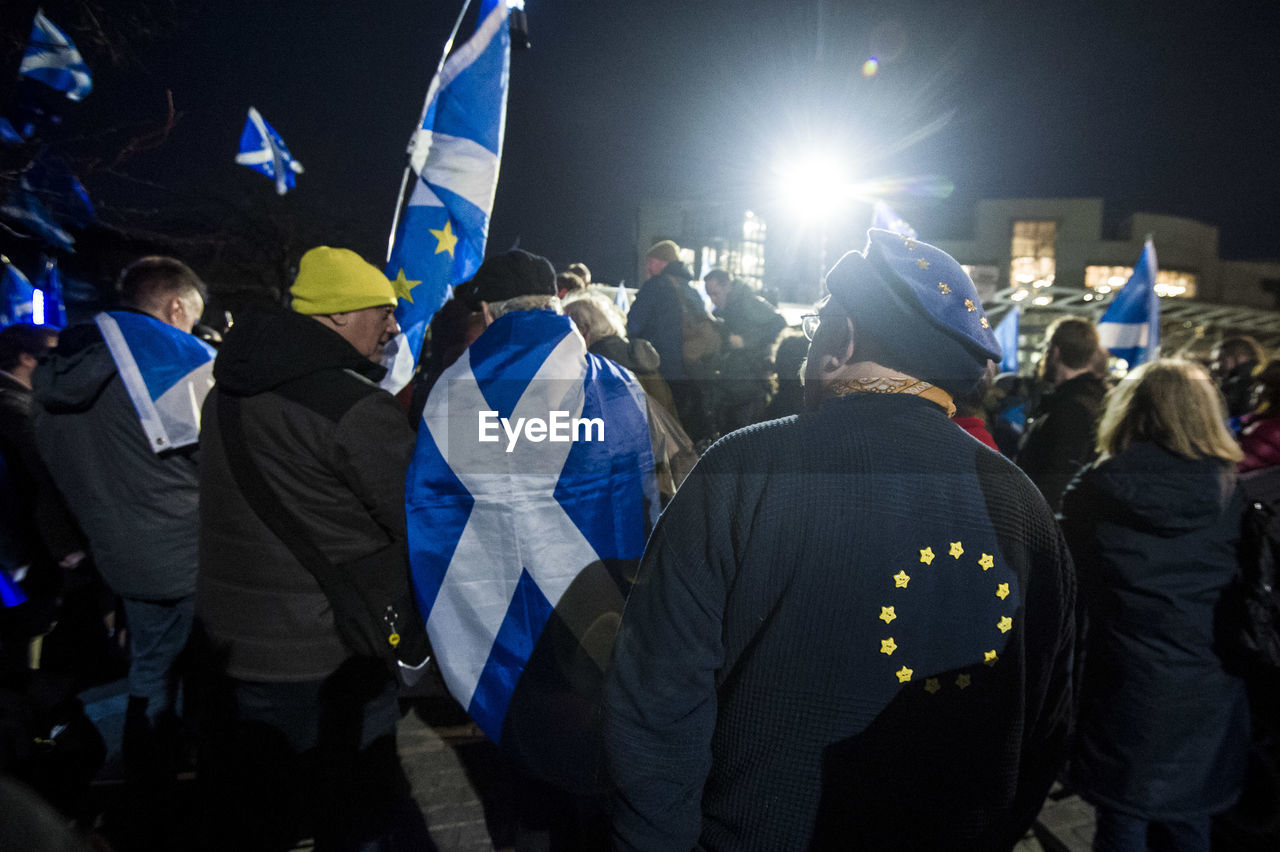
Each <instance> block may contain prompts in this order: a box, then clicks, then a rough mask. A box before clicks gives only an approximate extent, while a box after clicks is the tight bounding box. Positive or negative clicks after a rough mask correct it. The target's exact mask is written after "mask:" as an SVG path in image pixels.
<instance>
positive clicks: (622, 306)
mask: <svg viewBox="0 0 1280 852" xmlns="http://www.w3.org/2000/svg"><path fill="white" fill-rule="evenodd" d="M626 284H627V282H625V281H619V282H618V292H617V293H616V294H614V297H613V304H614V305H616V306H617V308H618V310H620V311H622V312H623V313H624V314H625V313H626V312H627V311H629V310H631V294H630V293H628V292H627V287H626Z"/></svg>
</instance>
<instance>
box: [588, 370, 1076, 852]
mask: <svg viewBox="0 0 1280 852" xmlns="http://www.w3.org/2000/svg"><path fill="white" fill-rule="evenodd" d="M1074 598H1075V581H1074V576H1073V573H1072V570H1071V562H1070V558H1069V557H1068V555H1067V549H1066V545H1065V543H1064V542H1063V541H1062V537H1061V535H1060V533H1059V532H1058V528H1057V525H1056V524H1055V523H1054V520H1053V516H1052V514H1051V513H1050V512H1049V509H1048V507H1047V506H1046V505H1045V503H1044V501H1043V500H1042V499H1041V497H1040V495H1039V494H1038V493H1037V492H1036V490H1035V488H1034V487H1033V486H1032V485H1031V483H1030V482H1029V481H1028V480H1027V478H1026V477H1025V476H1023V475H1022V473H1021V472H1020V471H1018V470H1017V469H1016V468H1015V467H1014V466H1013V465H1012V464H1011V463H1010V462H1009V461H1008V460H1006V459H1005V458H1004V457H1002V456H1001V455H999V454H998V453H996V452H993V451H992V450H990V449H988V448H986V447H984V446H982V445H981V444H980V443H979V442H977V441H975V440H973V439H972V438H970V437H969V436H968V435H967V434H965V433H964V431H963V430H961V429H960V428H959V427H957V426H956V425H955V424H953V423H951V422H950V421H949V420H948V419H947V416H946V414H945V413H944V412H943V411H942V409H940V408H939V407H937V406H936V405H934V404H932V403H930V402H927V401H925V400H922V399H919V398H916V397H910V396H881V395H875V394H855V395H852V396H847V397H843V398H840V399H834V400H829V401H827V402H826V403H825V404H824V405H823V407H822V409H821V410H820V411H819V412H817V413H815V414H807V415H802V416H800V417H799V418H788V419H785V420H777V421H773V422H771V423H765V424H760V425H757V426H751V427H747V428H746V429H743V430H740V431H737V432H734V433H733V434H731V435H729V436H728V437H726V438H723V439H721V440H720V441H719V442H717V443H716V444H715V445H714V446H713V447H712V448H711V449H710V450H709V451H708V452H707V454H706V455H705V456H703V458H702V460H701V461H700V462H699V463H698V465H697V467H696V468H695V469H694V471H693V473H692V474H690V476H689V478H688V479H687V480H686V481H685V483H684V485H683V486H682V487H681V489H680V491H679V492H678V493H677V494H676V496H675V499H674V500H673V501H672V503H671V505H670V506H668V507H667V509H666V511H665V512H664V513H663V515H662V517H661V519H660V520H659V523H658V526H657V528H656V529H655V531H654V533H653V535H652V537H651V538H650V540H649V543H648V547H647V549H646V552H645V556H644V559H643V562H642V564H641V567H640V571H639V575H638V578H637V584H636V586H635V589H634V591H633V592H632V595H631V598H630V600H629V601H628V603H627V609H626V611H625V613H624V615H623V619H622V626H621V630H620V632H619V635H618V640H617V645H616V646H615V655H614V665H613V669H612V671H611V672H610V675H609V677H608V680H607V682H606V695H605V700H606V710H607V716H606V721H607V744H608V748H609V757H610V768H611V772H612V775H613V781H614V783H615V784H616V785H617V788H618V792H617V798H616V801H615V817H614V830H615V840H616V841H617V843H618V845H619V847H620V848H623V849H650V850H676V849H681V850H684V849H690V848H692V847H693V846H694V845H695V844H700V846H699V848H705V849H709V850H711V849H734V850H738V849H768V850H780V849H808V848H811V844H812V847H816V848H835V849H847V848H850V845H851V844H854V845H857V846H859V848H866V849H897V848H912V849H916V848H919V849H966V850H968V849H997V848H1005V849H1007V848H1009V847H1010V846H1011V845H1012V844H1013V843H1014V842H1015V841H1016V840H1017V839H1018V838H1019V837H1021V835H1022V833H1023V832H1024V831H1025V829H1026V827H1027V826H1028V825H1030V823H1031V820H1032V819H1033V818H1034V816H1035V814H1036V812H1037V810H1038V809H1039V807H1040V804H1041V802H1042V801H1043V799H1044V795H1045V793H1046V792H1047V790H1048V788H1049V785H1050V783H1051V782H1052V780H1053V778H1054V776H1055V775H1056V773H1057V771H1058V768H1059V766H1060V764H1061V760H1062V757H1063V755H1064V751H1065V740H1066V732H1067V725H1068V712H1069V705H1070V680H1069V678H1070V659H1071V654H1072V644H1073V635H1074V634H1073V626H1074V625H1073V607H1074ZM895 643H896V646H895Z"/></svg>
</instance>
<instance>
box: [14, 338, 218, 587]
mask: <svg viewBox="0 0 1280 852" xmlns="http://www.w3.org/2000/svg"><path fill="white" fill-rule="evenodd" d="M32 384H33V385H34V387H35V412H34V416H35V432H36V446H37V447H38V448H39V450H40V456H41V458H43V459H44V463H45V465H46V466H47V467H48V469H49V473H50V474H51V475H52V476H53V480H54V482H55V483H57V487H58V491H59V492H60V493H61V494H62V497H63V499H64V500H65V501H66V504H67V506H68V507H69V508H70V509H71V512H72V514H73V515H74V516H75V519H76V521H77V522H78V523H79V525H80V529H82V530H83V531H84V534H85V535H86V536H87V537H88V539H89V547H90V549H91V550H92V551H93V558H94V562H95V564H96V566H97V568H98V569H99V570H100V571H101V572H102V577H103V579H104V580H106V581H107V585H109V586H110V587H111V589H112V591H114V592H115V593H116V594H118V595H122V596H124V597H131V598H141V599H143V600H170V599H174V598H180V597H185V596H187V595H190V594H192V593H193V592H194V591H195V584H196V535H197V531H198V529H199V507H198V502H199V489H198V476H199V471H198V464H197V460H198V453H197V452H196V448H195V447H194V446H191V447H186V448H183V449H179V450H175V451H171V452H166V453H162V454H156V453H154V452H152V451H151V447H150V445H149V444H148V442H147V437H146V434H145V433H144V432H143V431H142V424H141V423H140V422H139V421H138V414H137V410H136V409H135V408H134V406H133V401H132V400H131V399H130V398H129V392H128V391H127V390H125V387H124V382H123V381H122V380H121V379H120V374H119V372H118V371H117V370H116V364H115V361H114V360H113V359H112V358H111V353H110V351H109V350H108V349H107V344H106V342H105V341H104V340H103V339H102V333H101V332H99V331H98V327H97V326H96V325H95V324H93V323H85V324H83V325H77V326H73V327H71V328H69V329H67V330H66V331H64V332H63V333H62V334H61V336H60V337H59V341H58V348H57V349H55V350H54V351H53V352H52V353H50V354H49V355H47V356H45V357H44V358H42V359H41V362H40V366H38V367H37V368H36V371H35V375H34V376H33V377H32Z"/></svg>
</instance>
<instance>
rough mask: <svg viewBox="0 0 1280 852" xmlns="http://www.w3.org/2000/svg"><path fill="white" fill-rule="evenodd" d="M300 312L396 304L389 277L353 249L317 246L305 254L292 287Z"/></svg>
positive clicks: (343, 310) (343, 311)
mask: <svg viewBox="0 0 1280 852" xmlns="http://www.w3.org/2000/svg"><path fill="white" fill-rule="evenodd" d="M289 292H290V293H292V294H293V309H294V310H295V311H297V312H298V313H300V314H308V315H314V314H341V313H345V312H346V311H358V310H361V309H362V308H374V307H378V306H380V305H391V306H394V305H395V304H396V291H395V288H394V287H392V286H391V282H390V281H388V280H387V276H385V275H383V274H382V272H381V271H380V270H379V269H378V268H377V267H376V266H373V265H372V264H370V263H368V262H366V261H365V260H364V259H363V258H361V257H360V255H358V254H356V253H355V252H353V251H351V250H349V249H340V248H330V247H329V246H317V247H316V248H313V249H311V250H310V251H308V252H307V253H306V254H304V255H303V256H302V261H301V262H300V263H299V264H298V277H297V278H295V279H294V281H293V286H292V287H290V288H289Z"/></svg>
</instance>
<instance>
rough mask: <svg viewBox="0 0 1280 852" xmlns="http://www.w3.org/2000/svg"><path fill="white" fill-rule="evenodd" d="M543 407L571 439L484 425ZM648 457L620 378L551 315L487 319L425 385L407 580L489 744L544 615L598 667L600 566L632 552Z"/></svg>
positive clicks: (645, 511)
mask: <svg viewBox="0 0 1280 852" xmlns="http://www.w3.org/2000/svg"><path fill="white" fill-rule="evenodd" d="M483 412H492V413H493V416H492V418H491V421H492V422H493V427H492V429H491V430H490V434H496V436H497V440H494V441H485V440H482V435H481V427H480V415H481V413H483ZM553 412H563V413H564V414H565V416H566V417H567V418H570V419H572V420H576V421H578V423H577V424H572V423H571V425H570V428H569V434H570V435H572V436H573V439H572V440H569V441H563V440H562V441H554V440H552V439H551V437H550V435H548V436H547V439H546V440H538V439H537V438H536V437H527V435H528V434H529V433H525V434H521V435H520V436H519V437H518V439H516V440H514V441H513V440H512V439H511V438H509V436H508V434H507V429H506V427H503V426H501V425H499V421H497V420H496V418H506V419H507V420H508V421H509V423H510V424H511V425H513V426H514V424H516V423H517V422H518V418H525V419H526V422H527V421H529V420H530V419H541V420H544V421H547V420H548V419H549V418H552V417H553ZM561 422H564V421H563V419H562V421H561ZM583 424H586V425H585V427H584V425H583ZM593 424H598V429H597V426H596V425H593ZM516 428H518V427H516ZM653 467H654V465H653V453H652V449H651V446H650V443H649V429H648V421H647V419H646V413H645V402H644V396H643V392H642V391H641V390H640V387H639V384H638V383H637V382H636V380H635V377H634V376H632V375H631V374H630V373H627V372H626V371H625V370H622V369H621V368H620V367H618V366H617V365H615V364H613V363H612V362H610V361H607V360H605V359H602V358H600V357H598V356H595V355H589V354H588V353H587V351H586V346H585V344H584V342H583V340H582V338H581V336H580V335H578V334H577V332H576V331H575V330H574V329H573V326H572V323H571V321H570V320H569V319H568V318H567V317H564V316H561V315H558V314H555V313H552V312H551V311H516V312H514V313H510V314H507V315H505V316H503V317H501V318H500V319H498V320H497V321H496V322H495V323H493V325H491V326H490V327H489V328H488V329H486V330H485V332H484V333H483V334H482V335H481V336H480V337H479V338H478V339H477V340H476V341H475V342H474V343H473V344H472V345H471V347H470V348H469V349H468V350H467V351H466V353H465V354H464V355H463V356H462V358H460V359H459V360H458V361H457V362H455V363H454V364H453V365H452V366H451V367H450V368H449V369H447V370H446V371H445V372H444V373H443V375H441V377H440V379H439V381H438V382H437V383H436V385H435V386H434V387H433V389H432V391H431V395H430V397H429V398H428V400H427V405H426V408H425V410H424V411H423V419H422V423H421V424H420V426H419V430H418V444H417V449H416V451H415V454H414V458H413V461H412V463H411V465H410V468H409V475H408V479H407V482H406V491H405V501H406V515H407V519H408V525H409V550H410V563H411V568H412V574H413V582H414V588H415V591H416V594H417V599H418V605H419V609H420V611H421V612H422V614H423V616H424V617H425V618H426V621H427V631H428V633H429V634H430V636H431V642H432V646H433V648H434V649H435V653H436V659H437V660H438V661H439V664H440V669H441V672H442V673H443V675H444V680H445V683H446V684H447V685H448V687H449V691H450V692H451V693H452V694H453V696H454V698H456V699H457V700H458V701H459V703H461V704H462V706H463V707H465V708H467V711H468V712H469V713H470V714H471V716H472V718H473V719H475V720H476V722H477V723H478V724H479V725H480V727H481V729H482V730H483V731H484V732H485V734H486V735H488V736H489V737H490V738H491V739H492V740H494V741H495V742H502V740H503V734H504V721H505V720H506V717H507V711H508V707H509V706H510V705H511V702H512V698H513V694H514V693H515V692H516V690H517V688H518V687H522V686H523V684H522V682H521V679H522V677H523V676H524V675H525V673H526V665H527V664H528V663H529V660H530V657H531V655H533V654H534V652H535V646H537V645H538V643H539V639H540V638H542V636H543V633H544V629H546V630H548V631H549V630H550V628H549V627H548V622H553V623H554V625H555V628H556V631H557V632H558V633H559V634H560V635H566V636H572V637H573V638H574V639H575V640H576V642H577V645H576V647H577V649H578V650H577V652H576V653H575V654H574V656H578V657H582V656H586V657H590V658H591V659H592V660H593V661H594V664H595V666H596V669H597V674H598V675H599V674H602V672H603V669H604V666H605V664H606V662H607V656H608V652H609V649H610V648H611V646H612V640H613V633H614V631H615V630H616V625H617V618H618V617H619V616H620V614H621V607H622V603H623V601H624V594H625V592H624V590H623V589H622V588H620V586H619V585H618V584H617V583H616V582H612V581H610V580H608V579H604V580H603V581H602V582H601V578H602V576H603V575H602V574H601V573H600V566H601V564H602V563H605V564H607V563H609V562H610V561H611V560H635V559H638V558H639V557H640V556H641V554H642V553H643V551H644V543H645V537H646V534H647V531H648V529H649V528H650V526H651V525H652V523H653V521H654V520H655V514H656V506H657V494H656V483H655V479H654V474H653ZM571 587H572V591H571ZM588 587H590V588H588ZM570 604H572V607H570ZM571 608H572V609H573V610H574V611H572V612H570V611H568V610H569V609H571ZM513 715H515V714H513Z"/></svg>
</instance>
